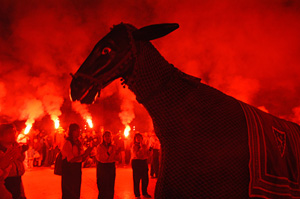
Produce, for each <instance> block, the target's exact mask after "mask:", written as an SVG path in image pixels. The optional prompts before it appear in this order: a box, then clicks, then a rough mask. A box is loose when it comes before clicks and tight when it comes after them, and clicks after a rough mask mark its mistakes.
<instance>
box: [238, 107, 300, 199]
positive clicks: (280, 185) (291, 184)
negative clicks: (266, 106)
mask: <svg viewBox="0 0 300 199" xmlns="http://www.w3.org/2000/svg"><path fill="white" fill-rule="evenodd" d="M240 104H241V106H242V108H243V110H244V114H245V117H246V120H247V126H248V136H249V151H250V161H249V170H250V183H249V196H250V197H267V198H300V184H299V178H300V177H299V174H300V171H299V169H300V165H299V155H300V128H299V126H298V125H297V124H294V123H292V122H288V121H285V120H282V119H279V118H276V117H273V116H272V115H270V114H267V113H264V112H262V111H260V110H258V109H256V108H254V107H251V106H249V105H247V104H245V103H242V102H241V103H240Z"/></svg>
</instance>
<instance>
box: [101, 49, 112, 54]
mask: <svg viewBox="0 0 300 199" xmlns="http://www.w3.org/2000/svg"><path fill="white" fill-rule="evenodd" d="M110 51H111V48H109V47H105V48H103V50H102V52H101V54H102V55H107V54H108V53H110Z"/></svg>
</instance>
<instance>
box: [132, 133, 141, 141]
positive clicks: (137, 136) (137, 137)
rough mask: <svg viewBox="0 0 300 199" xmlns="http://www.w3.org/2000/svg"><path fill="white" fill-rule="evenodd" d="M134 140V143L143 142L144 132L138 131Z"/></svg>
mask: <svg viewBox="0 0 300 199" xmlns="http://www.w3.org/2000/svg"><path fill="white" fill-rule="evenodd" d="M133 140H134V143H141V142H142V141H143V136H142V134H140V133H136V134H135V135H134V138H133Z"/></svg>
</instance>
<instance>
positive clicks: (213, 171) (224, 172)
mask: <svg viewBox="0 0 300 199" xmlns="http://www.w3.org/2000/svg"><path fill="white" fill-rule="evenodd" d="M136 66H137V68H135V69H134V70H135V71H134V74H133V75H132V77H129V78H128V83H127V84H128V87H129V89H131V90H132V91H133V92H134V93H135V94H136V97H137V99H138V101H139V102H140V103H142V104H143V105H144V106H145V108H146V109H147V111H148V112H149V114H150V116H151V118H152V120H153V124H154V129H155V132H156V134H157V136H158V138H159V139H160V142H161V145H162V165H161V168H162V169H161V173H160V176H159V180H158V182H157V186H156V198H226V197H231V198H233V197H238V196H240V197H238V198H246V197H247V196H248V182H249V171H248V162H249V152H248V141H247V138H248V135H247V130H246V123H245V118H244V116H243V114H242V111H241V107H240V105H239V103H238V102H237V101H236V100H235V99H233V98H232V97H229V96H227V95H225V94H223V93H221V92H220V91H217V90H216V89H213V88H211V87H209V86H207V85H204V84H202V83H200V81H199V82H196V81H195V80H194V79H193V78H190V77H189V76H188V75H186V74H184V73H182V72H181V71H179V70H178V69H176V68H174V67H173V66H172V65H171V64H169V63H168V62H167V61H165V60H164V58H163V57H162V56H161V55H160V54H159V53H158V52H157V50H156V49H155V48H154V47H153V46H152V45H151V44H147V45H143V48H142V49H140V53H139V57H138V60H137V64H136ZM131 78H134V80H131ZM242 185H243V186H242Z"/></svg>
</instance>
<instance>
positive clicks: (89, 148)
mask: <svg viewBox="0 0 300 199" xmlns="http://www.w3.org/2000/svg"><path fill="white" fill-rule="evenodd" d="M16 135H17V131H16V128H15V126H14V125H13V124H1V125H0V192H1V194H2V193H3V194H2V195H3V197H4V199H9V198H10V199H11V198H13V199H15V198H17V199H24V198H26V197H25V193H24V188H23V184H22V175H23V174H24V172H25V169H32V168H33V167H40V166H49V167H54V163H55V159H56V157H57V155H58V154H59V153H60V152H61V155H62V174H61V188H62V199H70V198H72V199H76V198H80V189H81V175H82V172H81V171H82V168H83V167H95V168H96V171H97V172H96V173H97V174H96V178H97V187H98V190H99V194H98V198H99V199H100V198H105V199H108V198H113V197H114V186H115V178H116V167H118V166H120V167H123V166H126V165H130V164H131V167H132V171H133V185H134V190H133V191H134V195H135V197H136V198H140V196H141V194H140V189H139V187H140V182H141V184H142V189H141V192H142V195H143V196H144V197H145V198H151V196H150V195H149V194H148V192H147V187H148V183H149V171H148V166H149V164H151V166H150V176H151V177H152V178H157V177H158V173H159V159H160V143H159V140H158V138H157V137H156V136H155V133H154V132H151V133H143V134H141V133H139V132H135V133H132V134H130V135H129V136H128V137H125V136H124V135H123V133H121V132H118V133H116V134H114V133H112V132H110V131H102V132H95V131H87V130H81V128H80V126H79V125H78V124H76V123H73V124H70V125H69V128H68V130H67V132H66V133H65V132H64V131H63V130H60V131H59V130H57V131H56V132H54V133H53V134H50V135H49V134H46V133H44V132H43V131H33V132H32V133H30V134H29V135H26V136H24V135H22V134H19V136H18V137H16ZM20 135H22V136H20ZM24 164H25V166H24Z"/></svg>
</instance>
